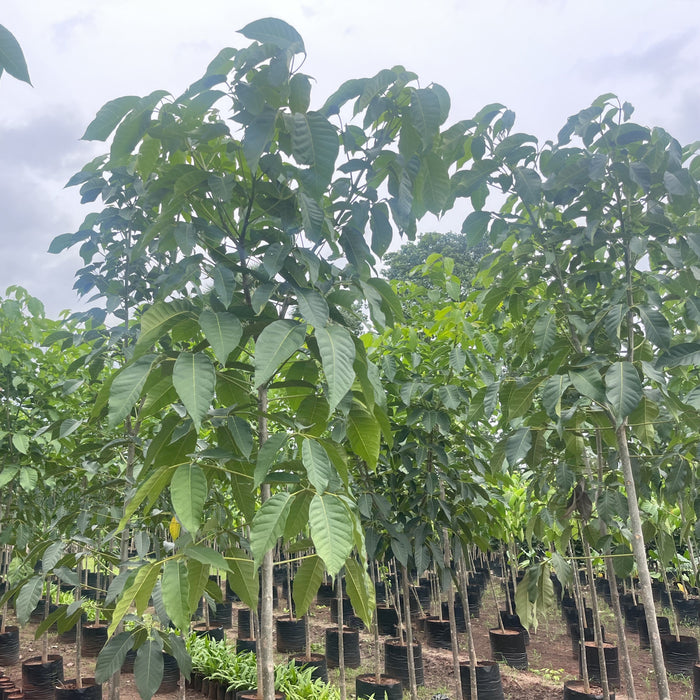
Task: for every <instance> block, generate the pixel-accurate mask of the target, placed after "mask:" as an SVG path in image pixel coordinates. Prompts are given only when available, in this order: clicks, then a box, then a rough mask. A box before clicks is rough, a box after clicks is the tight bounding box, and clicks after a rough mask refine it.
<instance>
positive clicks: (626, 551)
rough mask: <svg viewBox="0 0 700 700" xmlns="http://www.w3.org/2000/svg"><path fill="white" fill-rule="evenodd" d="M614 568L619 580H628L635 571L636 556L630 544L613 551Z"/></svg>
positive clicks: (620, 545) (619, 546)
mask: <svg viewBox="0 0 700 700" xmlns="http://www.w3.org/2000/svg"><path fill="white" fill-rule="evenodd" d="M612 560H613V568H614V569H615V575H616V576H617V577H618V578H627V577H628V576H630V575H631V574H632V572H633V571H634V556H633V554H632V549H631V548H630V546H629V545H628V544H626V543H625V544H619V545H618V546H617V547H615V549H614V550H613V557H612Z"/></svg>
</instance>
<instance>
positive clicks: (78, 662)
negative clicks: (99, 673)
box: [75, 559, 83, 688]
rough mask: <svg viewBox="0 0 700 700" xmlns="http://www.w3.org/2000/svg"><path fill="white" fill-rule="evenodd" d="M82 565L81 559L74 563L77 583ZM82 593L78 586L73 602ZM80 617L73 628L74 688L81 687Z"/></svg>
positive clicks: (78, 600) (81, 648)
mask: <svg viewBox="0 0 700 700" xmlns="http://www.w3.org/2000/svg"><path fill="white" fill-rule="evenodd" d="M81 565H82V561H81V559H78V561H77V562H76V565H75V568H76V571H77V573H78V581H80V567H81ZM81 593H82V591H81V590H80V586H78V588H77V589H76V591H75V600H76V601H77V602H80V596H81ZM81 618H82V615H81V616H80V617H79V618H78V622H77V624H76V626H75V687H76V688H82V687H83V666H82V664H83V658H82V657H83V621H82V619H81Z"/></svg>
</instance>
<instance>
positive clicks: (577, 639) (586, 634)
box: [569, 623, 605, 659]
mask: <svg viewBox="0 0 700 700" xmlns="http://www.w3.org/2000/svg"><path fill="white" fill-rule="evenodd" d="M600 631H601V633H602V635H603V641H605V627H604V626H603V625H601V626H600ZM569 636H570V637H571V648H572V651H573V654H572V656H573V657H574V659H578V656H579V653H580V651H581V635H580V634H579V629H578V623H574V624H572V625H569ZM583 641H584V642H593V641H595V634H594V630H593V628H592V627H586V628H585V629H584V630H583Z"/></svg>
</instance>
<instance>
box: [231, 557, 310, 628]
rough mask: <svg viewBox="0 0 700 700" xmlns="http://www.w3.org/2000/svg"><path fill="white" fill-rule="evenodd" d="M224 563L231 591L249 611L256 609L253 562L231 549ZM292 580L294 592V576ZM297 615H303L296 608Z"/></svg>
mask: <svg viewBox="0 0 700 700" xmlns="http://www.w3.org/2000/svg"><path fill="white" fill-rule="evenodd" d="M226 561H227V562H228V566H229V573H228V582H229V585H230V586H231V590H232V591H234V592H235V593H236V595H237V596H238V597H239V598H240V599H241V600H242V601H243V602H244V603H245V604H246V605H247V606H248V607H249V608H250V609H251V610H255V609H257V607H258V591H259V588H260V582H259V580H258V571H257V568H256V566H255V562H254V561H253V560H252V559H251V558H250V557H249V556H248V555H247V554H246V553H245V552H244V551H243V550H242V549H233V550H232V551H231V552H230V553H229V554H228V556H227V557H226ZM302 566H303V565H302ZM300 570H301V569H300ZM297 574H298V572H297ZM294 580H295V583H294V591H295V592H296V576H295V577H294ZM297 614H298V615H301V614H303V613H299V608H298V607H297Z"/></svg>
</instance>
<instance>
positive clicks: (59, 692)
mask: <svg viewBox="0 0 700 700" xmlns="http://www.w3.org/2000/svg"><path fill="white" fill-rule="evenodd" d="M71 686H75V679H74V678H73V679H71V680H69V681H66V682H65V684H64V685H63V686H58V687H57V688H56V700H102V684H101V683H100V684H98V683H95V679H94V678H83V682H82V686H83V687H82V688H75V687H71Z"/></svg>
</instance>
